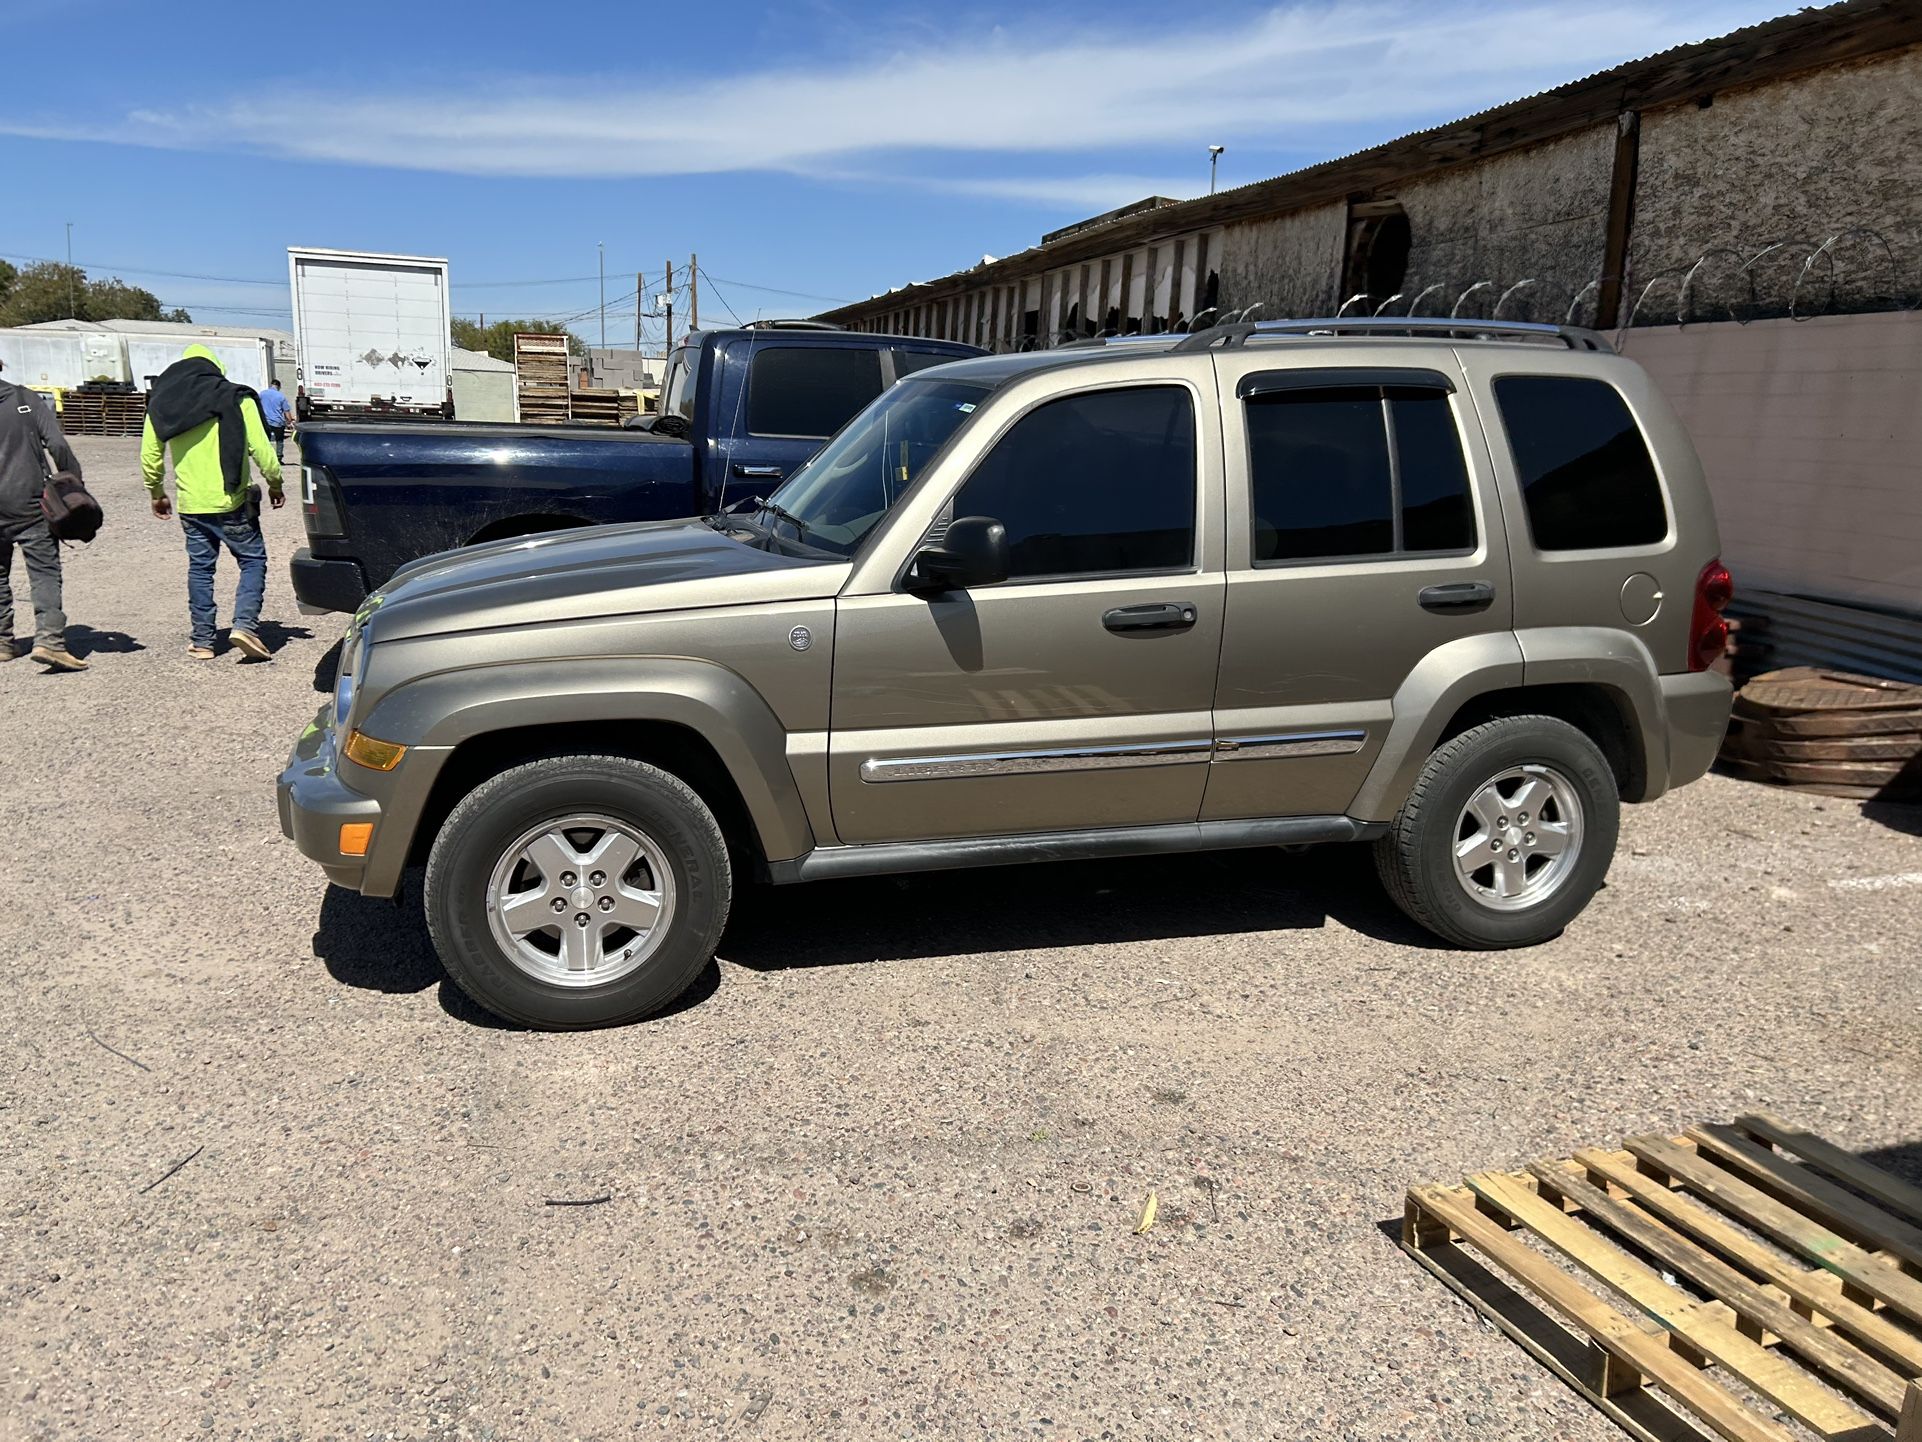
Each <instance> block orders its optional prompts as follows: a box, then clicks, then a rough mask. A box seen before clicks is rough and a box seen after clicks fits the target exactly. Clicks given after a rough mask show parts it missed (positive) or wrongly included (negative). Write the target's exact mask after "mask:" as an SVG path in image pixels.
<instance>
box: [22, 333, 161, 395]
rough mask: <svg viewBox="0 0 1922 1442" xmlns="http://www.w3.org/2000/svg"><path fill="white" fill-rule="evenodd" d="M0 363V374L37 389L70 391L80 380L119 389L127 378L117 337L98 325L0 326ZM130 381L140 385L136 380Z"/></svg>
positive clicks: (124, 350) (123, 352)
mask: <svg viewBox="0 0 1922 1442" xmlns="http://www.w3.org/2000/svg"><path fill="white" fill-rule="evenodd" d="M175 354H176V355H178V354H179V353H178V351H176V352H175ZM0 365H4V366H5V367H6V369H5V371H4V372H0V374H4V375H5V376H6V378H7V379H8V380H10V381H12V382H13V383H14V384H15V385H19V386H26V387H28V388H29V389H31V390H39V391H70V390H78V389H80V387H82V386H96V387H100V388H102V389H111V390H125V389H127V386H128V383H129V382H130V381H132V380H133V376H132V374H131V372H130V371H129V370H128V368H127V348H126V346H125V345H123V344H122V342H121V337H120V336H118V335H114V334H111V333H108V332H103V331H74V330H42V329H40V328H39V327H37V326H23V327H19V328H14V329H7V330H0ZM135 385H136V386H137V387H138V388H139V389H141V390H145V389H146V387H145V386H144V385H140V384H139V383H138V382H135Z"/></svg>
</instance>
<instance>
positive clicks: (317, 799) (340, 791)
mask: <svg viewBox="0 0 1922 1442" xmlns="http://www.w3.org/2000/svg"><path fill="white" fill-rule="evenodd" d="M329 709H330V708H328V707H326V706H323V707H321V709H320V714H319V715H317V716H316V717H314V719H313V720H312V721H310V722H308V723H307V729H306V730H305V731H303V732H301V733H300V739H299V740H298V741H296V742H295V743H294V754H293V755H292V756H291V757H289V758H288V761H287V769H286V770H285V771H282V772H281V773H280V780H279V782H278V784H277V787H276V790H277V792H278V798H277V799H278V801H279V804H280V830H281V833H282V834H283V835H285V836H286V837H287V839H288V840H290V841H292V842H293V843H294V845H295V846H296V847H297V848H299V850H300V854H301V855H302V856H305V857H308V858H310V859H311V860H314V861H318V862H319V863H320V867H321V870H323V871H325V872H326V873H327V879H328V880H329V881H331V882H333V883H334V885H336V886H344V887H346V888H347V889H348V890H349V891H363V890H367V889H368V888H367V887H366V886H365V885H364V883H365V882H366V880H367V871H368V857H367V856H345V855H342V854H341V850H340V828H341V826H342V825H343V824H346V823H348V822H355V821H365V822H372V823H373V826H374V834H375V836H376V837H378V836H379V835H380V830H381V810H380V802H379V801H377V800H375V799H374V798H373V797H371V796H363V795H361V793H360V792H358V791H354V790H351V789H349V788H348V787H347V786H346V785H345V784H344V783H343V782H342V781H341V779H340V774H339V771H338V770H337V767H338V765H339V758H338V757H337V755H336V753H335V750H334V731H333V727H332V725H331V724H329V722H330V719H331V718H330V717H329V716H328V711H329ZM368 853H369V856H371V855H372V854H373V847H372V846H369V847H368Z"/></svg>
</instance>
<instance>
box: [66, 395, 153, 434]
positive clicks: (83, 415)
mask: <svg viewBox="0 0 1922 1442" xmlns="http://www.w3.org/2000/svg"><path fill="white" fill-rule="evenodd" d="M146 418H147V397H146V396H145V395H143V394H142V393H141V392H139V391H87V390H70V391H68V392H66V393H65V394H64V395H63V396H62V397H61V398H60V426H61V429H62V430H64V431H66V432H67V434H68V435H74V436H137V435H139V434H140V429H141V426H142V424H143V423H144V422H145V420H146Z"/></svg>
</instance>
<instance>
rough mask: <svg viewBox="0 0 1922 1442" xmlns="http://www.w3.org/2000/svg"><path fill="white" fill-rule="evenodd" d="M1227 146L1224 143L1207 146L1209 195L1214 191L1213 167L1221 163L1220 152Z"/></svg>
mask: <svg viewBox="0 0 1922 1442" xmlns="http://www.w3.org/2000/svg"><path fill="white" fill-rule="evenodd" d="M1227 148H1228V147H1227V146H1225V145H1211V146H1209V147H1208V194H1210V195H1213V194H1214V193H1215V167H1216V166H1218V165H1220V164H1221V152H1222V151H1224V150H1226V149H1227Z"/></svg>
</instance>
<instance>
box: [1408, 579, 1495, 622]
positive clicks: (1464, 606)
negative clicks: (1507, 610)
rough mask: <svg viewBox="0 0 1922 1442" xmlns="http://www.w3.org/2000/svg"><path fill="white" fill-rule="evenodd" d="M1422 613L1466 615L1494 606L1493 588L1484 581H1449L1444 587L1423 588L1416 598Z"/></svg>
mask: <svg viewBox="0 0 1922 1442" xmlns="http://www.w3.org/2000/svg"><path fill="white" fill-rule="evenodd" d="M1417 599H1418V600H1420V602H1421V608H1422V609H1423V610H1424V611H1439V612H1440V613H1442V614H1443V615H1466V614H1467V613H1469V612H1471V611H1486V610H1487V609H1488V608H1489V607H1490V606H1492V605H1494V604H1495V588H1494V587H1493V586H1491V585H1490V584H1489V583H1488V582H1486V581H1451V582H1450V583H1449V584H1448V585H1446V586H1424V587H1422V591H1421V595H1420V596H1419V597H1418V598H1417Z"/></svg>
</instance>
